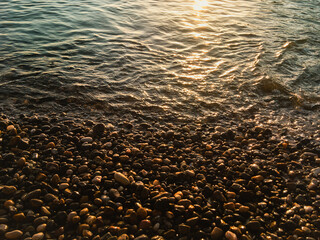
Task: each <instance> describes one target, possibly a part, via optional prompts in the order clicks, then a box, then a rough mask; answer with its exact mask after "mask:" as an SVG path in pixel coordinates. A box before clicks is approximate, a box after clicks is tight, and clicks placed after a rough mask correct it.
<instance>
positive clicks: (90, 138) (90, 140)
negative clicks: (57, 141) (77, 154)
mask: <svg viewBox="0 0 320 240" xmlns="http://www.w3.org/2000/svg"><path fill="white" fill-rule="evenodd" d="M80 141H81V142H82V143H92V142H93V139H92V137H83V138H81V140H80Z"/></svg>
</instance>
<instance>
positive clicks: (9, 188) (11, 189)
mask: <svg viewBox="0 0 320 240" xmlns="http://www.w3.org/2000/svg"><path fill="white" fill-rule="evenodd" d="M16 191H17V188H16V187H15V186H4V187H3V189H2V192H3V193H4V194H5V195H11V194H14V193H15V192H16Z"/></svg>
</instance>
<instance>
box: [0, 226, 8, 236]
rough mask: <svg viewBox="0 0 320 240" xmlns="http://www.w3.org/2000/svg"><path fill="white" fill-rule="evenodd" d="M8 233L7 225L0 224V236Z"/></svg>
mask: <svg viewBox="0 0 320 240" xmlns="http://www.w3.org/2000/svg"><path fill="white" fill-rule="evenodd" d="M7 231H8V225H6V224H0V235H1V234H4V233H5V232H7Z"/></svg>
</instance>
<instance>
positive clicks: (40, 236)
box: [32, 232, 44, 240]
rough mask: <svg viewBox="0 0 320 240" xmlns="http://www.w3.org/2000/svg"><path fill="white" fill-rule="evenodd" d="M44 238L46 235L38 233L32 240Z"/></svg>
mask: <svg viewBox="0 0 320 240" xmlns="http://www.w3.org/2000/svg"><path fill="white" fill-rule="evenodd" d="M43 238H44V233H42V232H40V233H36V234H34V235H33V236H32V240H42V239H43Z"/></svg>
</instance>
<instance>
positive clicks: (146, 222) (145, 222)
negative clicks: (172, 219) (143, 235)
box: [139, 219, 151, 230]
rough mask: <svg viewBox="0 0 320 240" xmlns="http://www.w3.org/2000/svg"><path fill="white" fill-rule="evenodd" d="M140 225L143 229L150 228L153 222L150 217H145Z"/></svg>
mask: <svg viewBox="0 0 320 240" xmlns="http://www.w3.org/2000/svg"><path fill="white" fill-rule="evenodd" d="M139 227H140V228H141V229H143V230H146V229H149V228H150V227H151V222H150V220H148V219H144V220H142V221H141V222H140V224H139Z"/></svg>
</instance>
